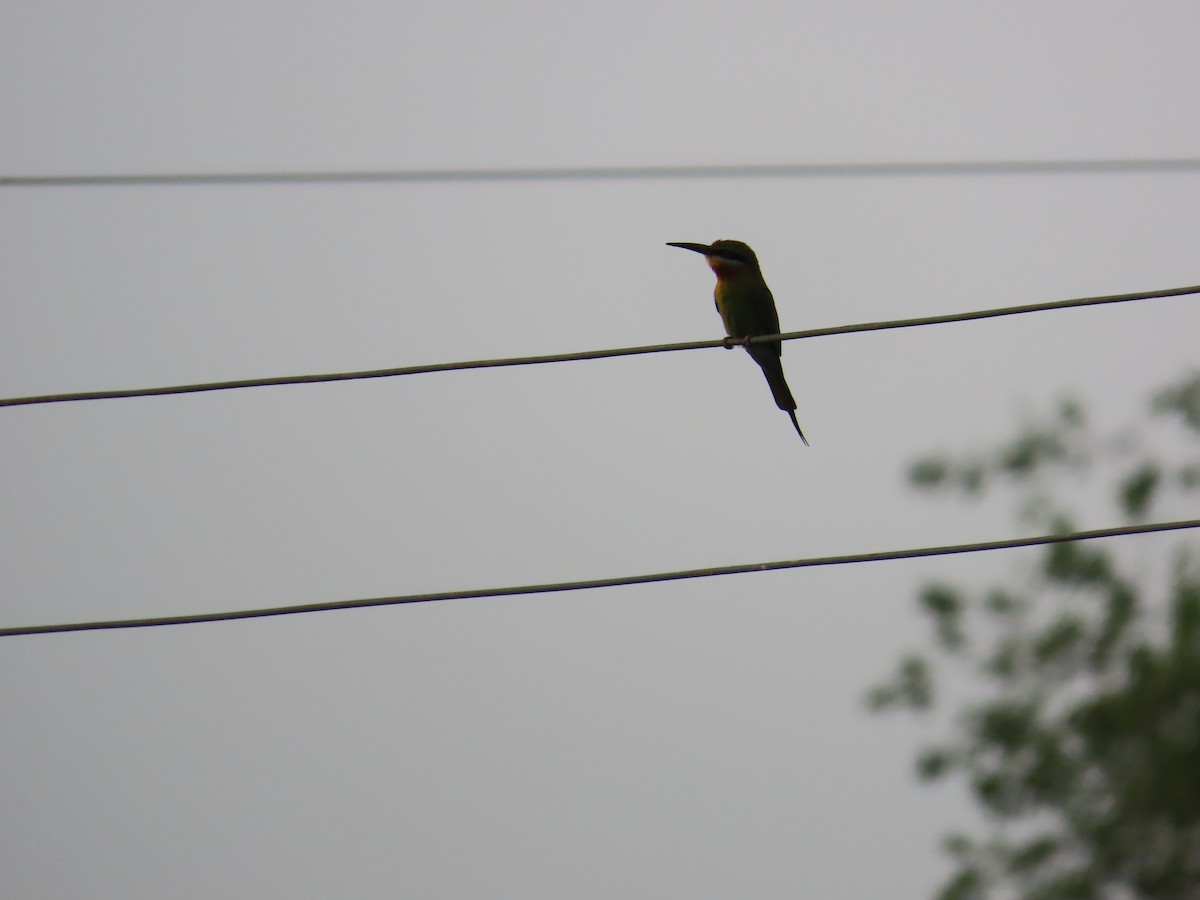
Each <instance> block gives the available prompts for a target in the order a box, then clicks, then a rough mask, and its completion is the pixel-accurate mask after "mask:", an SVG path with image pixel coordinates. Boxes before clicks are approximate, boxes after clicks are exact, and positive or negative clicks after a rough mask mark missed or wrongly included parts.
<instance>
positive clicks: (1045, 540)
mask: <svg viewBox="0 0 1200 900" xmlns="http://www.w3.org/2000/svg"><path fill="white" fill-rule="evenodd" d="M1189 528H1200V519H1189V520H1185V521H1180V522H1157V523H1154V524H1149V525H1127V526H1124V527H1120V528H1099V529H1096V530H1093V531H1077V532H1074V533H1072V534H1046V535H1039V536H1038V537H1028V538H1012V539H1010V540H1005V541H983V542H980V543H975V544H951V545H949V546H945V547H922V548H919V549H915V550H886V551H883V552H878V553H855V554H850V555H847V556H820V557H810V558H808V559H791V560H781V561H777V562H764V563H748V564H744V565H735V566H714V567H710V568H706V569H683V570H680V571H677V572H656V573H653V574H649V575H623V576H620V577H617V578H600V579H596V580H592V581H562V582H558V583H552V584H526V585H520V586H518V587H501V588H481V589H476V590H469V591H446V592H442V593H436V594H404V595H400V596H396V597H372V598H370V599H366V600H336V601H331V602H327V603H305V604H300V605H297V606H275V607H268V608H265V609H242V610H232V611H229V612H215V613H195V614H192V615H182V616H158V617H153V618H144V619H111V620H109V621H99V622H73V623H65V624H59V625H26V626H20V627H16V628H0V637H16V636H18V635H29V634H56V633H60V632H65V631H103V630H109V629H114V628H152V627H156V626H159V625H196V624H199V623H201V622H228V621H232V620H234V619H258V618H264V617H267V616H290V615H297V614H299V613H312V612H331V611H333V610H338V609H361V608H363V607H369V606H399V605H401V604H406V603H436V602H440V601H443V600H479V599H484V598H488V597H514V596H519V595H527V594H557V593H563V592H566V591H583V590H591V589H593V588H608V587H623V586H627V585H634V584H652V583H655V582H660V581H682V580H685V579H689V578H713V577H715V576H718V575H744V574H748V573H750V572H770V571H774V570H777V569H807V568H816V567H818V566H839V565H850V564H857V563H868V562H886V561H890V560H897V559H917V558H920V557H927V556H950V555H953V554H959V553H980V552H984V551H988V550H1011V549H1013V548H1017V547H1033V546H1037V545H1040V544H1063V543H1068V542H1071V541H1091V540H1097V539H1099V538H1109V537H1124V536H1127V535H1135V534H1151V533H1155V532H1161V531H1180V530H1183V529H1189Z"/></svg>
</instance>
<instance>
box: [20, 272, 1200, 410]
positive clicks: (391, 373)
mask: <svg viewBox="0 0 1200 900" xmlns="http://www.w3.org/2000/svg"><path fill="white" fill-rule="evenodd" d="M1187 294H1200V285H1191V286H1189V287H1179V288H1167V289H1165V290H1161V291H1142V292H1138V293H1134V294H1110V295H1108V296H1104V297H1080V298H1077V299H1074V300H1053V301H1049V302H1046V303H1030V304H1027V305H1025V306H1007V307H1002V308H998V309H984V310H978V311H974V312H964V313H951V314H949V315H942V316H924V317H920V318H916V319H892V320H890V321H883V322H863V323H860V324H858V325H838V326H834V327H832V328H813V329H809V330H807V331H789V332H785V333H783V334H779V335H756V336H754V337H750V338H724V339H722V340H707V341H685V342H682V343H674V344H651V345H647V346H643V347H620V348H616V349H611V350H583V351H580V352H576V353H554V354H550V355H548V356H516V357H509V358H507V359H475V360H467V361H464V362H448V363H430V364H428V365H420V366H400V367H398V368H394V369H372V370H368V371H365V372H333V373H328V374H324V375H281V376H276V377H272V378H247V379H242V380H238V381H210V382H205V383H199V384H178V385H171V386H168V387H152V388H131V389H128V390H114V391H80V392H76V393H69V394H40V395H36V396H29V397H8V398H0V407H3V406H30V405H33V404H38V403H68V402H72V401H76V400H114V399H118V398H122V397H154V396H161V395H163V394H195V393H201V392H204V391H228V390H233V389H235V388H253V387H269V386H274V385H281V384H319V383H322V382H327V381H354V380H358V379H363V378H393V377H396V376H400V375H423V374H427V373H430V372H450V371H459V370H462V369H494V368H502V367H506V366H531V365H537V364H540V363H557V362H574V361H578V360H588V359H606V358H609V357H615V356H637V355H640V354H645V353H670V352H673V351H677V350H704V349H710V348H713V347H733V346H737V345H743V344H765V343H771V342H774V341H795V340H800V339H803V338H814V337H828V336H830V335H835V334H856V333H859V332H864V331H884V330H888V329H893V328H912V327H915V326H917V325H945V324H948V323H951V322H968V321H972V320H975V319H992V318H997V317H999V316H1015V315H1020V314H1022V313H1031V312H1044V311H1046V310H1053V309H1070V308H1073V307H1079V306H1098V305H1101V304H1105V303H1126V302H1129V301H1132V300H1153V299H1157V298H1160V297H1179V296H1184V295H1187Z"/></svg>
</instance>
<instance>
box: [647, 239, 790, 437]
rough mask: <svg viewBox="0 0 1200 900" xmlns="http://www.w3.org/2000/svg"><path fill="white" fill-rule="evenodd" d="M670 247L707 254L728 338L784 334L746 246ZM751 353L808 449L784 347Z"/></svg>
mask: <svg viewBox="0 0 1200 900" xmlns="http://www.w3.org/2000/svg"><path fill="white" fill-rule="evenodd" d="M667 246H668V247H682V248H683V249H684V250H691V251H692V252H694V253H702V254H704V258H705V259H706V260H707V261H708V265H709V267H710V268H711V269H712V270H713V273H714V274H715V275H716V276H717V286H716V288H715V289H714V290H713V297H714V298H715V299H716V301H717V312H719V313H720V314H721V321H722V322H724V323H725V333H726V334H728V335H729V336H730V337H731V338H746V337H754V336H755V335H759V334H779V313H778V312H776V310H775V298H774V297H772V296H771V289H770V288H769V287H767V283H766V281H764V280H763V276H762V270H761V269H760V268H759V267H758V257H757V256H755V255H754V251H753V250H751V249H750V248H749V247H748V246H747V245H746V244H743V243H742V242H741V241H713V242H712V243H711V244H689V243H684V242H675V241H671V242H669V243H668V244H667ZM745 347H746V352H747V353H749V354H750V356H751V357H752V358H753V359H754V361H755V362H756V363H758V364H759V366H760V367H761V368H762V370H763V374H764V375H766V376H767V384H769V385H770V386H771V393H772V394H774V395H775V405H776V406H778V407H779V408H780V409H782V410H783V411H784V412H786V413H787V414H788V415H789V416H791V417H792V424H793V425H795V426H796V434H798V435H800V440H802V441H804V446H806V447H807V446H808V439H807V438H806V437H805V436H804V432H803V431H801V430H800V423H799V422H797V421H796V401H795V400H794V399H793V398H792V392H791V391H790V390H789V389H788V386H787V381H786V380H785V379H784V377H783V360H782V359H781V357H782V355H783V343H782V342H780V341H774V342H771V343H762V344H746V345H745Z"/></svg>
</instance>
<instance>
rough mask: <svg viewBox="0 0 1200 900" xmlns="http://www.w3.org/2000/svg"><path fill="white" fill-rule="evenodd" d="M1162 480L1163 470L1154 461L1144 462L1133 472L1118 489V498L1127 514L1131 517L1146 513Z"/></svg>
mask: <svg viewBox="0 0 1200 900" xmlns="http://www.w3.org/2000/svg"><path fill="white" fill-rule="evenodd" d="M1161 481H1162V472H1161V471H1160V470H1159V468H1158V466H1156V465H1154V464H1153V463H1143V464H1142V465H1141V466H1139V467H1138V468H1137V469H1136V470H1135V471H1133V472H1131V473H1130V474H1129V475H1128V476H1127V477H1126V478H1125V480H1124V481H1122V482H1121V485H1120V487H1119V488H1118V489H1117V498H1118V500H1119V501H1120V503H1121V508H1122V509H1123V510H1124V511H1125V515H1127V516H1129V517H1130V518H1137V517H1139V516H1143V515H1145V513H1146V510H1147V509H1149V508H1150V504H1151V503H1152V502H1153V501H1154V494H1155V491H1156V490H1157V489H1158V486H1159V484H1160V482H1161Z"/></svg>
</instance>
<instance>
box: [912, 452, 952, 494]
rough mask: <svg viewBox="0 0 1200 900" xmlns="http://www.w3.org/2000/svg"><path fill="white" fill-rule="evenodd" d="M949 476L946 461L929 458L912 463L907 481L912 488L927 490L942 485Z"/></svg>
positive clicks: (947, 462)
mask: <svg viewBox="0 0 1200 900" xmlns="http://www.w3.org/2000/svg"><path fill="white" fill-rule="evenodd" d="M949 474H950V462H949V461H948V460H946V459H935V458H932V457H931V458H929V459H922V460H918V461H917V462H915V463H913V465H912V466H911V467H910V468H909V470H908V480H909V483H911V484H912V485H913V486H914V487H918V488H925V489H929V488H935V487H939V486H941V485H942V484H944V483H945V481H946V478H947V476H948V475H949Z"/></svg>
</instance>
